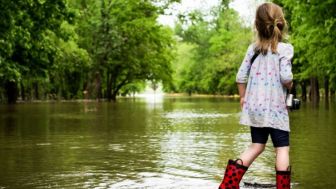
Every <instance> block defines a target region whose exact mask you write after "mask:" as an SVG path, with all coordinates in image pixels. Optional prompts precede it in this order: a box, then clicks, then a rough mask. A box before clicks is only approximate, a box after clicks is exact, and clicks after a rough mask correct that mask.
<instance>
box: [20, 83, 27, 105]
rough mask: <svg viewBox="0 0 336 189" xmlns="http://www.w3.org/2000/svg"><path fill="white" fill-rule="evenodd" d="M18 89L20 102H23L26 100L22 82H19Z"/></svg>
mask: <svg viewBox="0 0 336 189" xmlns="http://www.w3.org/2000/svg"><path fill="white" fill-rule="evenodd" d="M20 89H21V100H22V101H25V100H26V94H25V87H24V85H23V82H22V81H21V82H20Z"/></svg>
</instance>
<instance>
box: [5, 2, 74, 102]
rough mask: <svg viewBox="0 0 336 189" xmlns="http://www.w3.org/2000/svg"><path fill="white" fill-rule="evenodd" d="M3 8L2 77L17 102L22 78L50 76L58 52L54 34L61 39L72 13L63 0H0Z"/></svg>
mask: <svg viewBox="0 0 336 189" xmlns="http://www.w3.org/2000/svg"><path fill="white" fill-rule="evenodd" d="M0 9H1V13H0V17H1V20H0V25H1V26H2V27H1V29H0V79H1V82H2V86H4V89H5V91H6V97H7V101H8V102H9V103H15V102H16V100H17V97H18V84H19V83H20V82H21V81H22V80H23V79H25V78H32V77H34V78H39V77H45V76H46V75H47V70H48V69H49V68H50V67H51V65H52V63H53V62H54V59H55V54H56V51H57V49H56V48H55V47H54V46H53V39H52V36H53V35H55V36H57V37H59V38H62V36H61V30H60V26H61V24H62V23H63V21H71V19H72V15H71V13H70V12H69V11H68V8H67V6H66V3H65V1H64V0H44V1H10V0H1V1H0ZM21 86H23V84H22V83H21Z"/></svg>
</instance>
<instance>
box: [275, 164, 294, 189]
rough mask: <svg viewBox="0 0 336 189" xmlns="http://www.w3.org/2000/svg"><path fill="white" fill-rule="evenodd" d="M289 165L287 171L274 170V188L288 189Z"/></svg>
mask: <svg viewBox="0 0 336 189" xmlns="http://www.w3.org/2000/svg"><path fill="white" fill-rule="evenodd" d="M290 176H291V171H290V167H289V168H288V170H287V171H276V188H277V189H290Z"/></svg>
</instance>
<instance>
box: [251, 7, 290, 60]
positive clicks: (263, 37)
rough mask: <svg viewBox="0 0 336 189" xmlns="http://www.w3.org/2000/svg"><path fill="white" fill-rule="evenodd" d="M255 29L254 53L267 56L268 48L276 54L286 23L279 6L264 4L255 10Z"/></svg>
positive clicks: (283, 35)
mask: <svg viewBox="0 0 336 189" xmlns="http://www.w3.org/2000/svg"><path fill="white" fill-rule="evenodd" d="M255 27H256V29H257V41H256V46H255V49H254V50H255V51H257V52H260V53H262V54H267V51H268V49H269V47H271V51H272V53H277V46H278V43H279V42H281V41H282V40H283V39H284V37H285V34H286V29H287V22H286V20H285V17H284V14H283V12H282V9H281V7H280V6H278V5H276V4H274V3H264V4H262V5H260V6H259V7H258V8H257V12H256V19H255Z"/></svg>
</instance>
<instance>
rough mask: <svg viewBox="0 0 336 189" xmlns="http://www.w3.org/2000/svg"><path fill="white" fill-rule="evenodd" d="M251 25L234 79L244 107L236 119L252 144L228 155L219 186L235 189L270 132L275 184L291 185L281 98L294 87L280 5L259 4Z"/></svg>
mask: <svg viewBox="0 0 336 189" xmlns="http://www.w3.org/2000/svg"><path fill="white" fill-rule="evenodd" d="M255 27H256V29H257V41H256V42H255V43H254V44H251V45H250V46H249V47H248V50H247V53H246V56H245V59H244V60H243V63H242V64H241V66H240V68H239V71H238V74H237V78H236V82H237V84H238V89H239V95H240V105H241V108H242V115H241V118H240V124H242V125H247V126H250V129H251V137H252V144H251V145H250V146H249V147H248V148H247V149H246V150H245V152H243V153H242V154H241V155H240V158H239V159H237V160H236V161H233V160H229V162H228V165H227V168H226V171H225V174H224V179H223V181H222V183H221V184H220V186H219V189H228V188H230V189H233V188H239V182H240V180H241V179H242V177H243V175H244V173H245V172H246V170H247V169H248V167H249V166H250V165H251V164H252V162H253V161H254V160H255V159H256V158H257V157H258V155H259V154H261V153H262V152H263V151H264V149H265V144H266V142H267V139H268V136H269V135H271V139H272V142H273V146H274V148H275V153H276V165H275V168H276V182H277V184H276V186H277V189H289V188H290V166H289V131H290V129H289V118H288V110H287V107H286V103H285V98H286V91H287V89H290V88H291V87H292V79H293V74H292V72H291V59H292V57H293V53H294V51H293V46H292V45H290V44H286V43H283V42H281V41H282V39H283V38H284V34H285V29H286V20H285V18H284V14H283V12H282V9H281V8H280V7H279V6H278V5H276V4H273V3H264V4H262V5H260V6H259V7H258V8H257V12H256V19H255ZM246 83H247V85H246Z"/></svg>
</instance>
